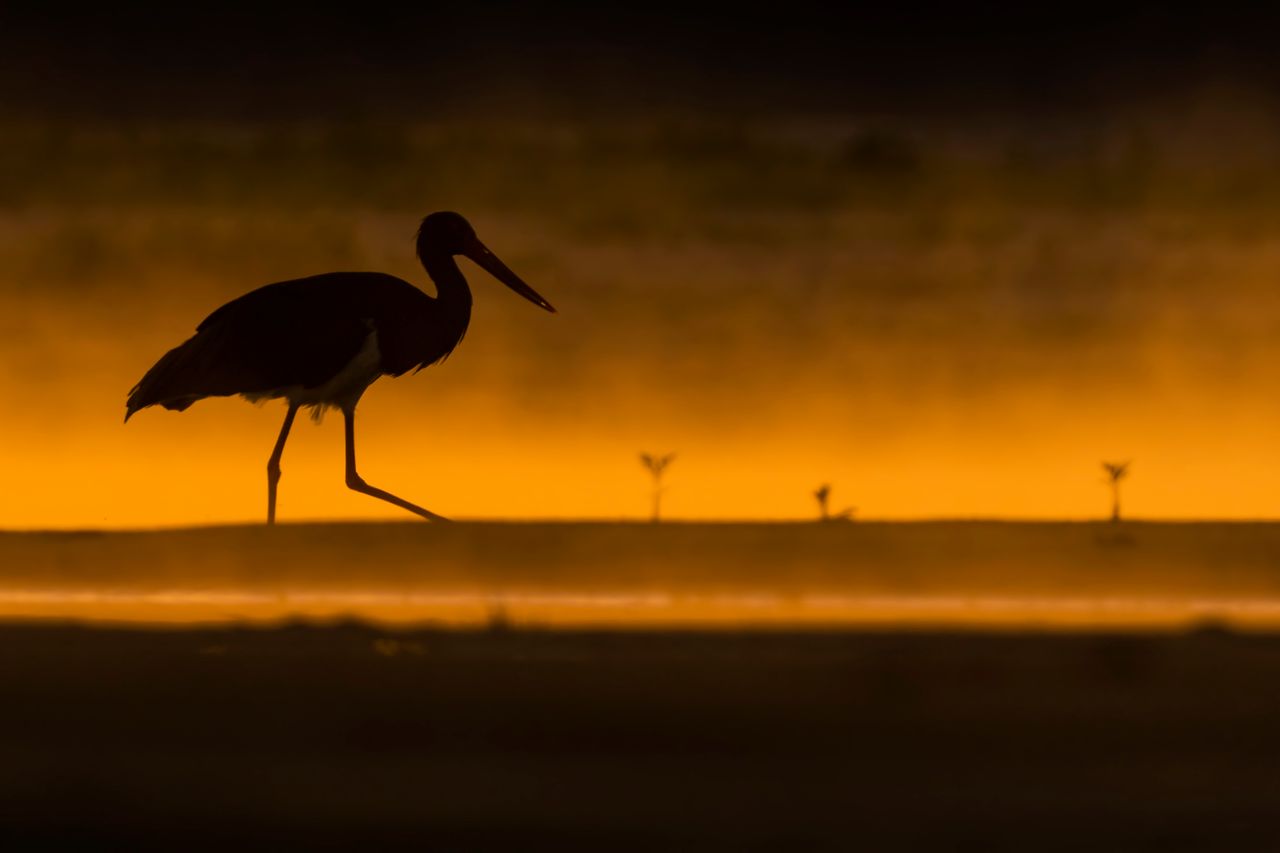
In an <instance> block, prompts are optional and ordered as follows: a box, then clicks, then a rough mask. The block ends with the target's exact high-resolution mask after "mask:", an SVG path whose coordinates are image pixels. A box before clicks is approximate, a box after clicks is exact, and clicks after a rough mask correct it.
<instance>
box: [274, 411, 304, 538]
mask: <svg viewBox="0 0 1280 853" xmlns="http://www.w3.org/2000/svg"><path fill="white" fill-rule="evenodd" d="M296 414H298V407H297V406H294V405H292V404H291V405H290V406H289V411H288V412H287V413H286V414H285V416H284V426H282V427H280V437H279V438H277V439H276V446H275V449H274V450H272V451H271V458H270V459H268V460H267V524H275V523H276V486H277V485H279V483H280V457H281V456H283V455H284V443H285V440H286V439H288V438H289V428H290V427H292V426H293V416H294V415H296Z"/></svg>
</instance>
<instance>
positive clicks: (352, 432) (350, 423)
mask: <svg viewBox="0 0 1280 853" xmlns="http://www.w3.org/2000/svg"><path fill="white" fill-rule="evenodd" d="M342 418H343V422H344V424H345V426H346V433H347V488H348V489H351V490H352V491H356V492H360V493H361V494H365V495H369V496H370V497H375V498H378V499H379V500H384V501H386V502H387V503H390V504H395V505H396V506H398V507H400V508H401V509H407V510H409V512H412V513H414V514H415V515H420V516H422V517H423V518H425V519H427V520H428V521H448V520H449V519H447V518H445V517H444V516H442V515H436V514H435V513H434V512H431V511H430V510H426V509H423V508H422V507H420V506H418V505H417V504H411V503H409V502H408V501H407V500H405V499H403V498H398V497H396V496H395V495H393V494H391V493H390V492H384V491H383V490H382V489H379V488H376V487H374V486H370V485H369V484H368V483H366V482H365V481H364V479H363V478H361V476H360V475H359V474H358V473H356V409H355V406H352V407H350V408H344V409H343V410H342Z"/></svg>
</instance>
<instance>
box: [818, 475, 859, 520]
mask: <svg viewBox="0 0 1280 853" xmlns="http://www.w3.org/2000/svg"><path fill="white" fill-rule="evenodd" d="M813 496H814V497H815V498H817V499H818V520H819V521H849V520H851V519H852V518H853V513H854V511H855V510H856V509H857V507H852V506H850V507H845V508H844V509H842V510H840V511H839V512H837V513H836V514H835V515H832V514H831V512H830V508H829V503H828V502H829V501H830V499H831V484H830V483H823V484H822V485H821V486H819V487H818V488H817V489H816V490H815V491H814V493H813Z"/></svg>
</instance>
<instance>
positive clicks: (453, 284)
mask: <svg viewBox="0 0 1280 853" xmlns="http://www.w3.org/2000/svg"><path fill="white" fill-rule="evenodd" d="M419 257H420V259H421V260H422V266H423V267H425V268H426V270H427V275H428V276H430V277H431V280H432V281H433V282H434V283H435V286H436V299H437V300H439V302H440V304H441V306H443V307H446V308H452V309H454V310H457V311H461V312H464V313H470V311H471V288H470V287H467V280H466V279H465V278H464V277H463V275H462V270H460V269H458V264H457V262H456V261H454V259H453V255H450V254H448V253H446V252H434V251H427V252H423V253H421V254H420V255H419Z"/></svg>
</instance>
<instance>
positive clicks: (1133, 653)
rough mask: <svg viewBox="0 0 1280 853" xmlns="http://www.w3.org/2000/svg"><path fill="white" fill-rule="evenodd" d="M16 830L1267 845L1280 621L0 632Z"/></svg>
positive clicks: (695, 844)
mask: <svg viewBox="0 0 1280 853" xmlns="http://www.w3.org/2000/svg"><path fill="white" fill-rule="evenodd" d="M0 756H3V761H2V763H0V822H2V825H3V834H4V836H5V838H4V839H3V840H4V842H5V849H24V848H27V847H29V846H30V845H32V844H33V843H35V842H45V841H54V840H58V841H73V842H82V843H84V844H85V845H92V846H93V847H95V848H97V849H102V848H103V847H104V845H105V842H108V841H110V842H112V843H114V844H115V845H116V849H130V848H134V847H136V846H138V845H139V844H140V843H142V842H154V843H157V844H160V845H163V846H167V847H169V848H170V849H187V848H190V847H191V846H209V847H221V848H226V847H228V846H230V845H232V844H233V843H235V842H236V841H237V840H238V839H243V838H246V837H253V838H255V839H256V843H255V845H254V847H255V848H257V847H259V846H261V847H263V848H264V849H266V848H282V847H298V846H300V847H311V848H316V847H359V848H363V849H386V848H394V847H399V846H405V847H410V846H412V847H416V848H420V849H438V850H456V849H486V848H488V849H493V848H494V847H499V846H501V847H509V848H512V849H532V848H534V847H540V846H544V845H557V846H560V847H562V848H563V847H565V846H568V847H580V848H587V849H595V850H615V849H636V848H664V849H684V850H703V849H712V848H729V849H765V850H806V849H865V850H885V849H904V848H907V849H931V850H1005V849H1008V850H1086V849H1087V850H1135V849H1141V850H1148V849H1149V850H1162V851H1168V850H1191V849H1202V850H1241V849H1258V850H1274V849H1277V845H1278V844H1280V785H1277V780H1278V779H1280V637H1277V636H1260V635H1239V634H1232V633H1228V632H1226V631H1222V630H1216V629H1206V630H1200V631H1196V632H1193V633H1190V634H1185V635H1145V636H1144V635H1097V634H1094V635H1085V634H1077V635H1061V634H1059V635H1051V634H1041V635H1012V634H1004V635H1001V634H974V633H970V634H965V633H959V634H946V635H944V634H927V633H915V634H875V633H862V634H857V633H791V634H783V633H754V634H747V633H739V634H732V633H714V632H707V633H641V632H637V633H567V632H526V631H513V630H504V629H502V628H501V627H499V628H497V629H491V630H487V631H477V632H443V631H423V632H410V633H387V632H385V631H381V630H378V629H374V628H368V627H365V626H362V625H356V624H340V625H335V626H331V627H304V626H296V627H284V628H278V629H217V630H185V631H171V632H160V631H149V630H107V629H89V628H77V627H58V626H48V625H29V626H22V625H11V626H8V627H4V628H2V629H0Z"/></svg>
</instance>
